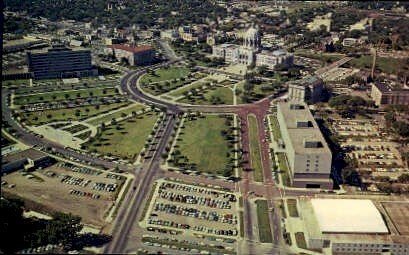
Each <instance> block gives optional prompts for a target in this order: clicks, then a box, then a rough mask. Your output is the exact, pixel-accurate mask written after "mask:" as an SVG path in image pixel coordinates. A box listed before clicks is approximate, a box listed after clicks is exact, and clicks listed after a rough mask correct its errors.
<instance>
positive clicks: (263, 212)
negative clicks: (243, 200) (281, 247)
mask: <svg viewBox="0 0 409 255" xmlns="http://www.w3.org/2000/svg"><path fill="white" fill-rule="evenodd" d="M256 205H257V223H258V232H259V236H260V242H262V243H271V242H272V241H273V238H272V235H271V228H270V220H269V218H268V205H267V200H257V201H256Z"/></svg>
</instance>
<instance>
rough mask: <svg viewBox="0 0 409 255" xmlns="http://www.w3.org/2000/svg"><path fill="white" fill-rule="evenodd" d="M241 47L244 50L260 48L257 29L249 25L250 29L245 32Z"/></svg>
mask: <svg viewBox="0 0 409 255" xmlns="http://www.w3.org/2000/svg"><path fill="white" fill-rule="evenodd" d="M243 46H244V47H246V48H250V49H254V50H259V49H260V47H261V36H260V33H259V31H258V27H257V26H254V24H252V25H251V27H250V28H249V29H248V30H247V31H246V33H245V35H244V40H243Z"/></svg>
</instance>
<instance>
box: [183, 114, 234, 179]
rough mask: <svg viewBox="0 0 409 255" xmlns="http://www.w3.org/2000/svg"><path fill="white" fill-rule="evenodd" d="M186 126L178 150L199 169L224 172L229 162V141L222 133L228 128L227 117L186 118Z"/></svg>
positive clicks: (218, 172)
mask: <svg viewBox="0 0 409 255" xmlns="http://www.w3.org/2000/svg"><path fill="white" fill-rule="evenodd" d="M184 126H185V128H184V129H183V130H182V134H181V135H180V136H179V138H180V139H181V140H180V141H178V142H177V145H178V146H179V147H178V148H176V150H179V151H180V153H181V155H184V156H186V157H187V159H188V162H189V163H193V164H196V166H197V170H199V171H202V172H209V173H213V174H222V173H223V171H224V169H225V168H226V166H227V164H228V163H229V157H227V154H228V153H229V147H228V142H227V140H226V139H225V138H224V137H223V136H222V134H221V132H222V131H223V130H226V129H228V127H227V126H226V125H225V118H223V117H221V116H217V115H205V116H204V118H200V117H199V118H197V119H196V120H190V121H189V120H187V119H186V120H185V122H184Z"/></svg>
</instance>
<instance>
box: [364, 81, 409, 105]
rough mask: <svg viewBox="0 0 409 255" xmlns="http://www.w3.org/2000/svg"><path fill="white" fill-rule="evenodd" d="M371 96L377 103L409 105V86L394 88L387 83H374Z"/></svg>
mask: <svg viewBox="0 0 409 255" xmlns="http://www.w3.org/2000/svg"><path fill="white" fill-rule="evenodd" d="M371 97H372V99H373V100H374V101H375V105H377V106H383V105H409V88H400V89H398V88H393V87H392V86H390V85H388V84H385V83H380V82H377V83H373V84H372V89H371Z"/></svg>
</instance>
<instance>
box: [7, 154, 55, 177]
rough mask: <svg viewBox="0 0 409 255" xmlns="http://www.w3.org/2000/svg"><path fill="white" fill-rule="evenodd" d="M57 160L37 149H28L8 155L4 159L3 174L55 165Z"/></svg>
mask: <svg viewBox="0 0 409 255" xmlns="http://www.w3.org/2000/svg"><path fill="white" fill-rule="evenodd" d="M54 162H55V160H54V159H53V158H51V157H50V156H49V155H48V154H45V153H44V152H41V151H37V150H35V149H27V150H23V151H18V152H15V153H10V154H7V155H5V156H4V157H3V160H2V164H1V173H2V174H3V173H10V172H13V171H16V170H21V169H26V170H27V169H31V168H35V167H40V166H41V167H46V166H49V165H51V164H53V163H54Z"/></svg>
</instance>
